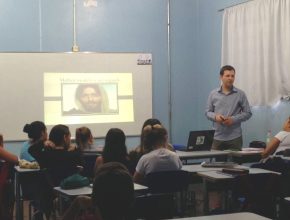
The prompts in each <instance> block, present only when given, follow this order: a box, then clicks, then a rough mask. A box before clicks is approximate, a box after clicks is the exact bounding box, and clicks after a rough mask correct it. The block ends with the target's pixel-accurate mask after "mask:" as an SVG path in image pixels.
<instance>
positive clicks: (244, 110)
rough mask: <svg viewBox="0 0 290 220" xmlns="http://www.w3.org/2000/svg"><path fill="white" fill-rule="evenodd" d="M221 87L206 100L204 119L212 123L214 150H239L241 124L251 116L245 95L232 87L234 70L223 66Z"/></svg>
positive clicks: (241, 139)
mask: <svg viewBox="0 0 290 220" xmlns="http://www.w3.org/2000/svg"><path fill="white" fill-rule="evenodd" d="M220 79H221V81H222V85H221V87H219V88H217V89H215V90H213V91H211V93H210V94H209V97H208V100H207V106H206V117H207V118H208V119H209V120H211V121H213V123H214V128H215V134H214V140H213V144H212V149H214V150H227V149H232V150H241V148H242V146H243V138H242V128H241V123H242V122H243V121H246V120H248V119H249V118H250V117H251V116H252V112H251V109H250V106H249V102H248V99H247V97H246V94H245V93H244V92H243V91H242V90H240V89H238V88H236V87H234V81H235V69H234V67H232V66H229V65H226V66H223V67H222V68H221V70H220Z"/></svg>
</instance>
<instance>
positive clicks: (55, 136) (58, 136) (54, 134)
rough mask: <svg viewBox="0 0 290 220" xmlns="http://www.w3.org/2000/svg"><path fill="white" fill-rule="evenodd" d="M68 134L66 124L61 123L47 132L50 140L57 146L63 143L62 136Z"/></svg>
mask: <svg viewBox="0 0 290 220" xmlns="http://www.w3.org/2000/svg"><path fill="white" fill-rule="evenodd" d="M69 134H70V131H69V128H68V126H66V125H62V124H59V125H55V126H54V127H53V128H52V129H51V131H50V133H49V140H51V141H52V142H53V143H54V144H55V145H57V146H59V145H63V144H64V136H65V135H69Z"/></svg>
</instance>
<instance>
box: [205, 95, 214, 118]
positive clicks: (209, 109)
mask: <svg viewBox="0 0 290 220" xmlns="http://www.w3.org/2000/svg"><path fill="white" fill-rule="evenodd" d="M205 116H206V117H207V118H208V119H209V120H210V121H216V114H215V112H214V106H213V103H212V93H210V94H209V96H208V99H207V103H206V108H205Z"/></svg>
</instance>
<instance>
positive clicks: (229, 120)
mask: <svg viewBox="0 0 290 220" xmlns="http://www.w3.org/2000/svg"><path fill="white" fill-rule="evenodd" d="M233 123H234V121H233V118H232V117H226V118H224V121H223V122H222V124H224V125H226V126H231V125H232V124H233Z"/></svg>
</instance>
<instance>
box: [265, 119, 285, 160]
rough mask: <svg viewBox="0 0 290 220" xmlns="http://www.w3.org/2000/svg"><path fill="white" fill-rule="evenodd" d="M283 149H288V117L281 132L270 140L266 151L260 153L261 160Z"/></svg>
mask: <svg viewBox="0 0 290 220" xmlns="http://www.w3.org/2000/svg"><path fill="white" fill-rule="evenodd" d="M285 149H290V117H289V118H288V119H287V120H286V121H285V122H284V125H283V128H282V130H281V131H280V132H278V134H276V135H275V137H273V138H272V139H271V141H270V143H269V144H268V145H267V147H266V149H265V150H264V151H263V152H262V158H266V157H268V156H270V155H271V154H273V153H275V154H276V153H278V152H279V151H284V150H285Z"/></svg>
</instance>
